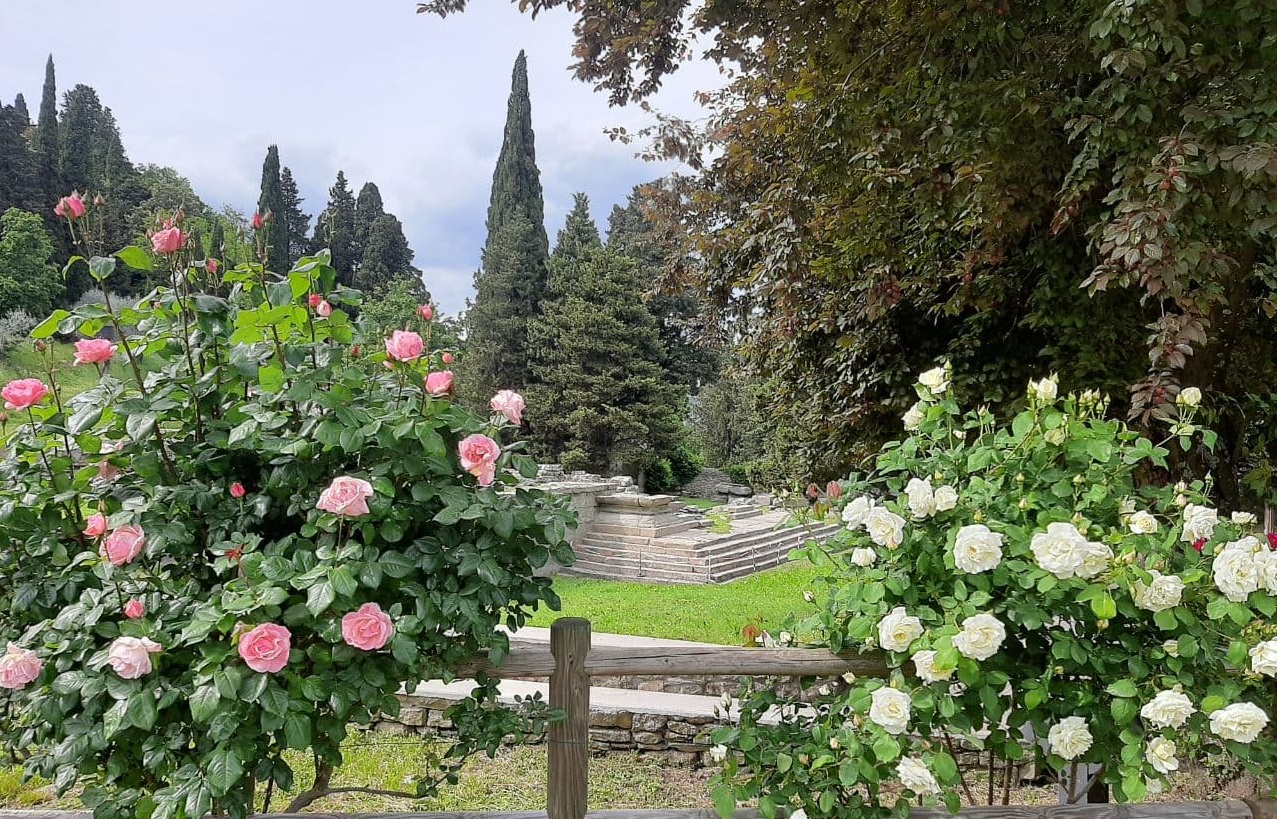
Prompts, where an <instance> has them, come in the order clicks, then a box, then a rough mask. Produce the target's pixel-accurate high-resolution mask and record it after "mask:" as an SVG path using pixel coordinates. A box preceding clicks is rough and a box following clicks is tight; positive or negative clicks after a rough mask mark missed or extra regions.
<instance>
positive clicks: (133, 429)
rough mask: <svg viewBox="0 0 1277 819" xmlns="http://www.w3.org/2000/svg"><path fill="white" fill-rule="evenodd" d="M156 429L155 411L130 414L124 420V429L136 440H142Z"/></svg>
mask: <svg viewBox="0 0 1277 819" xmlns="http://www.w3.org/2000/svg"><path fill="white" fill-rule="evenodd" d="M153 429H155V413H154V412H143V413H139V414H137V415H130V416H129V417H128V418H127V419H126V420H125V422H124V431H125V432H127V433H128V434H129V437H130V438H132V439H133V440H134V441H141V440H142V439H143V438H145V437H146V436H148V435H150V434H151V431H152V430H153Z"/></svg>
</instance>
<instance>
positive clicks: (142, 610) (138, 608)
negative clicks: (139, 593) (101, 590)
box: [124, 597, 146, 620]
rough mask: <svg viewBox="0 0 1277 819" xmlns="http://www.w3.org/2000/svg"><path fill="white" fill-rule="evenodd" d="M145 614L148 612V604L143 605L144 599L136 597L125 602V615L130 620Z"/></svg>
mask: <svg viewBox="0 0 1277 819" xmlns="http://www.w3.org/2000/svg"><path fill="white" fill-rule="evenodd" d="M143 614H146V606H144V605H142V601H141V600H138V599H137V598H136V597H134V598H133V599H132V600H130V601H129V602H127V603H125V604H124V616H125V617H127V618H129V619H130V620H136V619H137V618H139V617H141V616H142V615H143Z"/></svg>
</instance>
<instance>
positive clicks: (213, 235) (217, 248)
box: [208, 216, 226, 264]
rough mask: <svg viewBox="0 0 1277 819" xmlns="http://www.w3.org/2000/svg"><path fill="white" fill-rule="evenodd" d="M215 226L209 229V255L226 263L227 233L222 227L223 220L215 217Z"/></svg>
mask: <svg viewBox="0 0 1277 819" xmlns="http://www.w3.org/2000/svg"><path fill="white" fill-rule="evenodd" d="M212 221H213V226H212V227H211V228H210V229H209V231H208V257H209V258H210V259H217V260H218V261H220V262H222V263H223V264H225V263H226V233H225V231H224V230H223V229H222V220H221V219H219V218H217V217H216V216H214V217H213V220H212Z"/></svg>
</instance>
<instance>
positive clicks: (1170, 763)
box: [1144, 737, 1179, 774]
mask: <svg viewBox="0 0 1277 819" xmlns="http://www.w3.org/2000/svg"><path fill="white" fill-rule="evenodd" d="M1177 750H1178V749H1177V748H1176V747H1175V743H1174V742H1171V741H1170V740H1169V739H1165V738H1163V737H1154V738H1153V739H1150V740H1149V741H1148V748H1147V749H1146V750H1145V752H1144V758H1145V759H1147V760H1148V763H1149V764H1150V765H1152V766H1153V770H1155V771H1157V772H1158V773H1162V774H1168V773H1170V772H1171V771H1175V770H1178V769H1179V760H1178V759H1176V758H1175V754H1176V752H1177Z"/></svg>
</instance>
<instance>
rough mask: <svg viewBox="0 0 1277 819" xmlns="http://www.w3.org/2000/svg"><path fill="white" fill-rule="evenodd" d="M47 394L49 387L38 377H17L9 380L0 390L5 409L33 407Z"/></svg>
mask: <svg viewBox="0 0 1277 819" xmlns="http://www.w3.org/2000/svg"><path fill="white" fill-rule="evenodd" d="M48 394H49V388H48V387H46V386H44V382H43V381H41V380H40V379H38V378H19V379H17V380H16V381H10V382H9V383H8V384H5V385H4V389H2V390H0V398H4V407H5V409H11V410H20V409H26V408H27V407H34V406H35V405H36V404H38V403H40V402H41V401H43V400H44V397H45V396H46V395H48Z"/></svg>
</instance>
